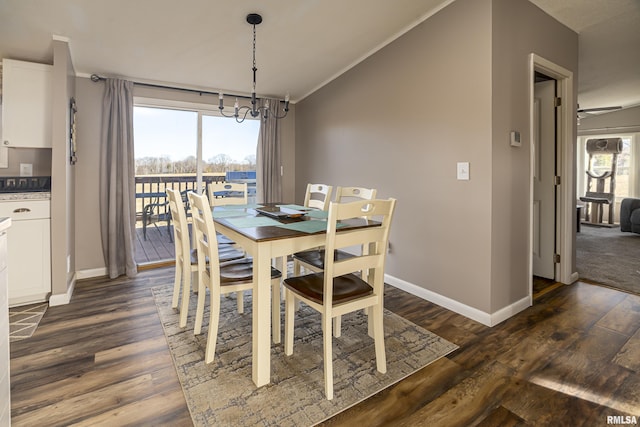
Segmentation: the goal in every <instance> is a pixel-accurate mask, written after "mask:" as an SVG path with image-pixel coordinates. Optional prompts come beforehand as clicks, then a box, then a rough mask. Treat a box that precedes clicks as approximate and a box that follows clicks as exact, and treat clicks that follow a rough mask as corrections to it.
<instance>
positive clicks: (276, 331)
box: [271, 279, 281, 344]
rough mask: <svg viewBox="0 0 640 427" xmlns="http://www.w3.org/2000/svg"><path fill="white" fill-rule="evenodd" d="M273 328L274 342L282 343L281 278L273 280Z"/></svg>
mask: <svg viewBox="0 0 640 427" xmlns="http://www.w3.org/2000/svg"><path fill="white" fill-rule="evenodd" d="M271 329H272V331H271V334H272V335H273V342H274V344H280V340H281V336H280V279H273V280H272V281H271Z"/></svg>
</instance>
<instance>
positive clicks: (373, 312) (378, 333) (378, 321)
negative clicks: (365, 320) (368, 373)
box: [369, 304, 387, 374]
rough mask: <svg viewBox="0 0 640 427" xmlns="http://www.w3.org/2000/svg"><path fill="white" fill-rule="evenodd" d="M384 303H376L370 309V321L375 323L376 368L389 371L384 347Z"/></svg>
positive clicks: (381, 371)
mask: <svg viewBox="0 0 640 427" xmlns="http://www.w3.org/2000/svg"><path fill="white" fill-rule="evenodd" d="M382 317H383V312H382V304H378V305H375V306H373V307H371V308H370V310H369V322H372V323H373V334H374V340H375V347H376V368H377V369H378V372H380V373H381V374H384V373H386V372H387V356H386V354H385V349H384V325H383V318H382Z"/></svg>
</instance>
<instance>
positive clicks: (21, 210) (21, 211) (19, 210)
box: [13, 208, 31, 213]
mask: <svg viewBox="0 0 640 427" xmlns="http://www.w3.org/2000/svg"><path fill="white" fill-rule="evenodd" d="M25 212H31V209H29V208H18V209H14V210H13V213H25Z"/></svg>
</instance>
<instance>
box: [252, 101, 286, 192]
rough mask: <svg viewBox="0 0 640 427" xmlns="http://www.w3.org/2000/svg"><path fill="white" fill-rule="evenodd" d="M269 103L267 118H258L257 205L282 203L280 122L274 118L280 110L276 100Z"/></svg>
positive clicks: (278, 102)
mask: <svg viewBox="0 0 640 427" xmlns="http://www.w3.org/2000/svg"><path fill="white" fill-rule="evenodd" d="M266 101H269V118H267V119H266V120H265V118H264V117H262V116H261V118H260V133H259V136H258V153H257V155H256V178H257V183H256V195H257V202H258V203H275V202H282V201H283V200H282V176H281V175H280V165H281V162H280V120H276V118H275V116H276V114H277V113H278V110H279V108H280V101H278V100H277V99H266V98H265V99H262V100H261V103H262V105H264V103H265V102H266Z"/></svg>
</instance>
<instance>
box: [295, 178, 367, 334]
mask: <svg viewBox="0 0 640 427" xmlns="http://www.w3.org/2000/svg"><path fill="white" fill-rule="evenodd" d="M376 194H377V190H376V189H375V188H364V187H337V188H336V200H335V201H336V202H337V203H345V202H349V201H357V200H372V199H375V198H376ZM360 250H361V251H365V250H366V248H360ZM324 255H325V250H324V248H319V249H310V250H306V251H301V252H296V253H294V254H293V274H294V275H296V276H299V275H300V274H302V269H305V270H307V271H311V272H315V273H317V272H320V271H322V270H323V269H324ZM352 256H353V255H352V254H351V253H350V252H347V251H344V250H335V251H334V260H336V261H338V260H344V259H347V258H351V257H352ZM363 274H364V273H363ZM333 322H334V325H333V333H334V336H335V337H339V336H340V330H341V328H340V316H336V317H335V318H334V320H333Z"/></svg>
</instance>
